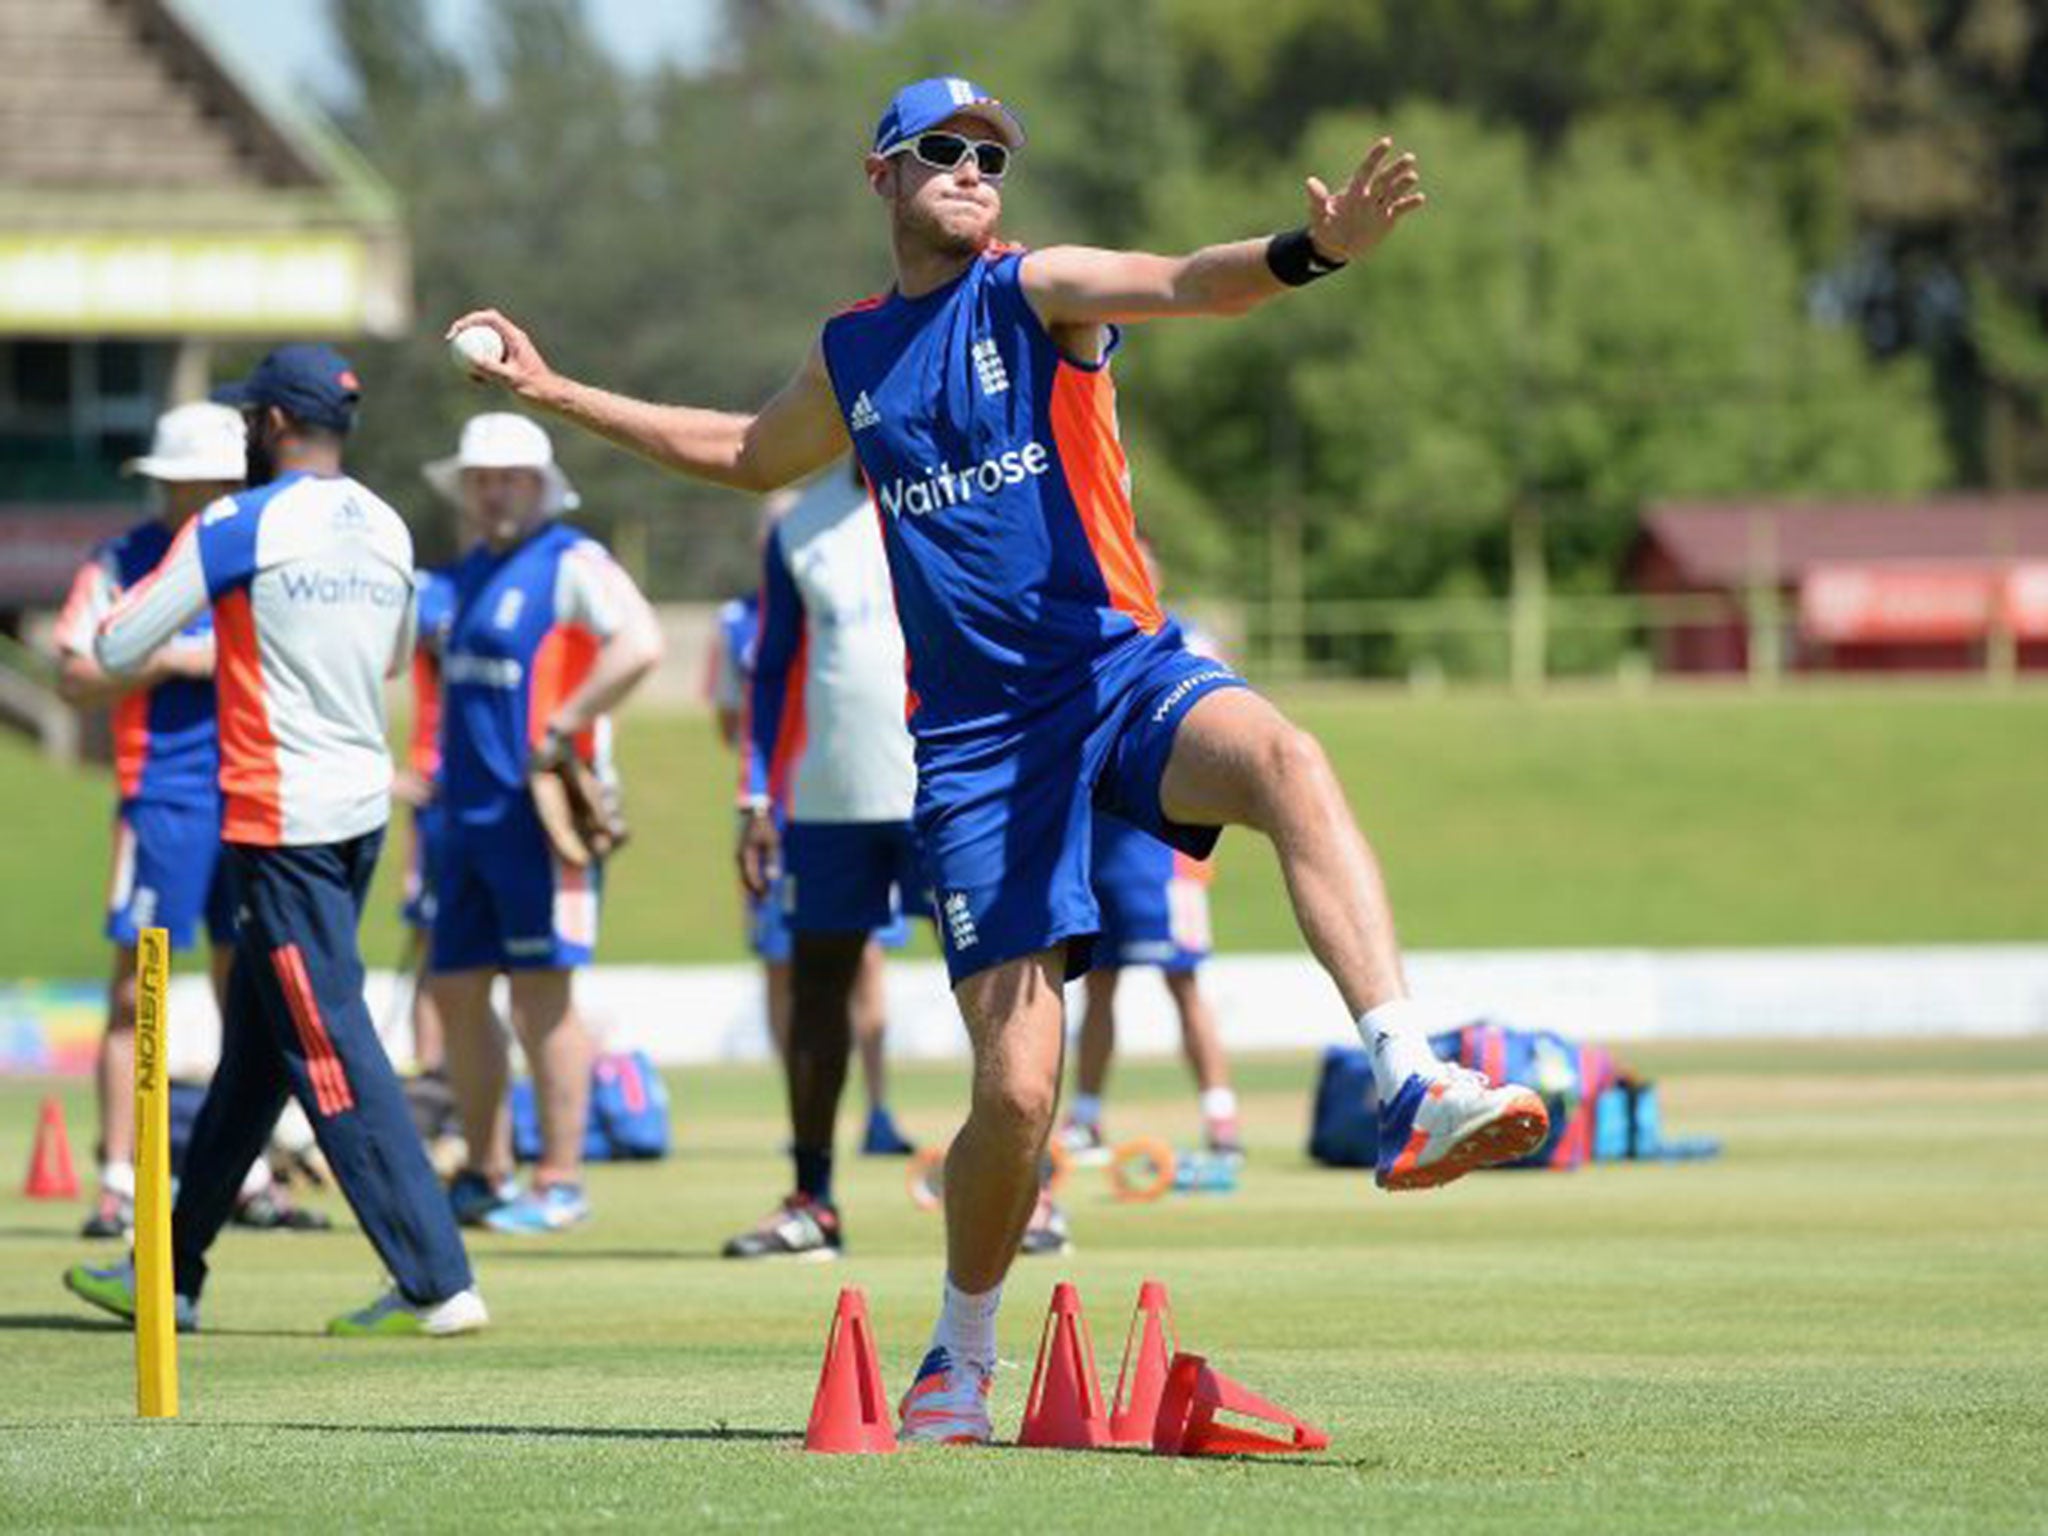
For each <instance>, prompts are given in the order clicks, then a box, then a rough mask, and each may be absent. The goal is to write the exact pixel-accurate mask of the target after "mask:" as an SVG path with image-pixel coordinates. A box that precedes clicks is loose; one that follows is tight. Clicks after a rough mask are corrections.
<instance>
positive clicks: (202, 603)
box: [93, 550, 206, 681]
mask: <svg viewBox="0 0 2048 1536" xmlns="http://www.w3.org/2000/svg"><path fill="white" fill-rule="evenodd" d="M205 607H206V577H205V574H204V573H203V572H202V571H201V570H200V568H199V560H198V557H197V556H196V555H194V554H192V553H191V552H190V551H189V550H185V551H177V552H174V553H173V554H172V555H171V556H169V557H168V558H166V560H165V561H164V564H163V565H162V566H161V567H159V568H158V570H157V572H156V574H155V575H154V576H153V577H152V578H151V579H150V580H149V582H148V583H147V584H146V585H144V586H141V587H137V588H136V589H135V591H134V592H132V593H131V594H130V595H129V596H127V597H125V598H123V599H122V600H121V601H120V602H119V603H118V604H117V605H115V608H114V611H113V612H112V613H110V614H108V615H107V618H106V622H105V623H104V624H102V625H101V626H100V630H99V633H98V634H97V635H96V636H94V638H93V657H94V659H95V660H96V661H98V662H99V664H100V666H101V667H102V668H103V669H104V670H105V671H107V672H109V673H111V674H113V675H115V676H117V677H127V678H131V679H137V680H144V681H148V680H151V679H147V678H146V677H144V674H146V673H147V672H148V670H149V668H150V665H151V661H152V658H154V657H155V656H156V653H157V651H158V649H159V648H160V647H162V646H164V645H166V644H168V643H169V641H170V640H171V638H172V637H173V636H175V635H176V634H177V633H178V631H179V630H181V629H183V628H184V627H185V626H186V625H187V624H189V623H191V622H192V620H193V619H195V618H196V617H198V615H199V613H200V611H201V610H202V609H204V608H205ZM165 660H169V658H165Z"/></svg>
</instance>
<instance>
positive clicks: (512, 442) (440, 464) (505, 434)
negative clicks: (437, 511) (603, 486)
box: [420, 411, 583, 517]
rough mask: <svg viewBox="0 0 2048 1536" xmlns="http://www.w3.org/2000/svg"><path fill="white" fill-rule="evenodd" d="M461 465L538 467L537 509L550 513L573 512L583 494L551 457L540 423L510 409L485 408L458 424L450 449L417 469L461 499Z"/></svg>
mask: <svg viewBox="0 0 2048 1536" xmlns="http://www.w3.org/2000/svg"><path fill="white" fill-rule="evenodd" d="M465 469H531V470H535V471H538V473H539V474H540V478H541V484H542V486H543V487H544V489H543V490H542V492H541V510H542V511H543V512H545V513H546V514H547V515H548V516H549V517H556V516H559V515H560V514H561V513H564V512H573V511H575V510H576V509H577V508H578V507H580V506H582V505H583V498H582V497H581V496H579V495H577V493H576V487H575V486H573V485H571V484H570V483H569V477H568V476H567V475H565V474H563V473H562V467H561V465H559V464H557V463H556V462H555V445H554V444H553V443H552V442H550V441H549V440H548V435H547V433H546V432H544V431H542V430H541V428H540V426H539V424H538V423H536V422H533V421H531V420H529V419H527V418H526V417H524V416H517V415H514V414H513V413H512V412H510V411H486V412H485V413H484V414H483V415H481V416H472V417H470V418H469V420H468V421H466V422H464V423H463V424H462V438H461V441H460V442H459V443H458V444H457V445H456V449H455V452H454V453H453V454H451V455H449V457H447V458H445V459H435V460H434V461H433V462H432V463H429V464H426V465H423V466H421V469H420V473H421V474H422V475H424V476H425V477H426V481H427V484H429V485H431V486H432V487H433V488H434V489H435V490H436V491H438V492H439V493H440V494H441V495H442V496H444V497H446V498H447V499H448V500H449V501H451V502H453V503H454V504H456V505H457V506H460V505H461V504H462V472H463V471H464V470H465Z"/></svg>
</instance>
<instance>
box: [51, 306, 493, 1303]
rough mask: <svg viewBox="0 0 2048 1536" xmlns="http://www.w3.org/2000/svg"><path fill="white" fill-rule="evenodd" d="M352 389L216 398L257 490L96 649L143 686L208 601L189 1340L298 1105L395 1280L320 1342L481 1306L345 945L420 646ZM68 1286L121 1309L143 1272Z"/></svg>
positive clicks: (187, 551) (319, 382)
mask: <svg viewBox="0 0 2048 1536" xmlns="http://www.w3.org/2000/svg"><path fill="white" fill-rule="evenodd" d="M359 394H360V390H359V386H358V384H357V381H356V376H355V373H354V372H353V370H351V369H350V367H349V365H348V363H347V362H346V361H345V360H344V359H343V358H342V357H340V356H339V355H338V354H337V353H335V352H334V351H333V350H332V349H331V348H328V347H324V346H307V345H294V346H286V347H281V348H279V349H278V350H277V351H275V352H272V353H271V354H270V355H269V356H268V357H266V358H264V359H263V361H262V362H261V363H260V364H258V366H257V368H256V371H255V372H254V373H252V374H251V375H250V376H249V377H248V378H247V379H246V380H244V381H243V382H241V383H239V384H235V385H231V386H228V387H227V388H225V389H223V390H221V391H218V392H217V394H216V398H217V399H220V400H222V401H223V402H224V403H227V404H231V405H236V406H239V407H241V409H242V411H243V419H244V422H245V423H246V426H247V430H248V457H249V475H248V479H249V483H250V489H248V490H245V491H242V492H239V493H237V494H236V495H234V496H231V497H228V498H225V499H223V500H220V501H216V502H214V503H213V504H212V505H211V506H209V507H208V508H207V509H206V510H205V511H204V512H202V513H201V514H200V515H199V516H198V517H197V518H196V519H194V520H193V521H192V522H190V523H188V524H186V526H185V528H184V529H183V530H182V531H181V532H180V533H179V534H178V536H177V538H176V539H174V540H173V541H172V543H171V547H170V549H169V551H168V552H167V553H166V554H165V556H164V559H163V563H162V564H161V565H159V566H158V567H157V569H156V571H155V572H154V574H152V575H151V576H150V577H149V578H148V579H147V580H145V581H143V582H142V583H140V584H139V585H137V586H135V587H134V588H132V589H130V590H129V591H128V593H127V594H126V595H125V596H123V598H122V599H121V601H120V602H119V603H118V604H116V606H115V607H114V609H113V611H112V612H111V613H110V614H108V616H107V618H106V621H105V622H104V623H103V624H102V625H101V627H100V630H99V637H98V640H97V643H96V654H97V656H98V658H99V663H100V665H101V666H102V667H104V668H105V669H106V670H107V671H108V672H110V673H115V674H126V673H132V672H135V671H136V670H138V669H140V668H142V667H144V666H146V665H147V664H148V660H149V658H150V657H151V656H152V655H154V654H155V653H156V652H157V650H158V648H159V647H161V646H162V645H164V644H165V643H166V642H167V641H168V640H170V639H171V637H172V636H174V635H177V634H178V633H180V632H181V631H182V630H184V629H185V627H186V626H187V625H189V624H190V623H191V622H192V621H193V620H194V619H195V618H197V617H198V616H199V615H200V614H202V613H204V612H206V611H207V610H208V608H209V607H210V608H211V610H212V613H213V624H214V634H215V640H216V645H217V649H218V662H217V667H216V671H215V690H216V694H217V697H218V700H219V714H220V744H221V767H220V785H221V792H222V807H223V816H222V822H221V835H222V837H223V839H224V840H225V842H226V844H227V858H228V863H229V866H230V868H231V870H232V872H233V879H234V888H235V895H236V899H237V902H238V904H239V908H238V913H237V930H236V939H235V963H234V967H233V970H232V972H231V973H230V976H229V980H228V997H227V1006H226V1008H225V1009H224V1010H223V1017H222V1021H221V1059H220V1066H219V1068H218V1069H217V1070H216V1071H215V1073H214V1077H213V1082H212V1084H211V1085H210V1086H209V1088H208V1089H207V1094H206V1101H205V1103H204V1104H203V1105H202V1106H201V1108H200V1111H199V1118H198V1121H197V1123H196V1124H195V1125H194V1126H193V1130H192V1140H191V1143H190V1145H189V1147H188V1148H187V1151H186V1155H185V1166H184V1171H183V1175H182V1177H181V1178H180V1180H179V1183H178V1194H177V1204H176V1206H175V1208H174V1210H173V1213H172V1217H171V1250H172V1262H173V1267H174V1271H175V1273H174V1283H175V1286H176V1291H177V1302H176V1306H177V1315H178V1326H179V1327H180V1328H181V1329H192V1328H196V1327H197V1326H198V1319H199V1300H200V1293H201V1290H202V1288H203V1287H204V1285H205V1282H206V1274H207V1262H206V1254H207V1250H208V1249H209V1248H211V1247H212V1245H213V1240H214V1238H215V1237H216V1236H217V1235H218V1233H219V1232H220V1229H221V1226H222V1224H223V1223H224V1222H225V1221H226V1220H227V1218H228V1213H229V1209H230V1207H231V1206H232V1204H233V1202H234V1197H235V1192H236V1188H237V1186H238V1185H239V1184H240V1182H241V1178H242V1173H243V1170H245V1169H246V1168H247V1167H248V1166H249V1163H250V1161H251V1159H252V1158H254V1156H255V1155H256V1152H257V1150H258V1149H259V1148H260V1147H261V1146H262V1144H263V1141H264V1138H265V1137H266V1136H267V1135H268V1134H269V1131H270V1127H271V1125H272V1123H273V1122H274V1121H275V1120H276V1118H277V1114H278V1111H279V1110H280V1109H281V1108H282V1107H283V1105H284V1103H285V1100H286V1098H287V1097H295V1098H296V1099H297V1100H298V1101H299V1104H300V1105H301V1107H302V1108H303V1109H304V1110H305V1112H306V1115H307V1117H308V1118H309V1119H310V1120H311V1122H312V1126H313V1132H314V1135H315V1137H316V1138H317V1139H318V1141H319V1144H320V1150H321V1152H322V1153H323V1154H324V1155H325V1156H326V1159H327V1163H328V1166H329V1168H330V1169H331V1170H332V1172H333V1175H334V1178H335V1182H336V1183H338V1184H339V1185H340V1186H341V1190H342V1193H343V1194H344V1195H345V1196H346V1197H347V1198H348V1202H349V1204H350V1206H351V1207H352V1208H353V1209H354V1211H355V1214H356V1219H357V1220H358V1221H360V1222H361V1223H362V1227H363V1231H364V1232H365V1234H366V1235H367V1236H368V1237H369V1239H370V1242H371V1245H372V1246H373V1247H374V1248H375V1249H376V1250H377V1255H378V1257H379V1258H380V1259H382V1260H383V1262H384V1265H385V1267H386V1269H388V1270H389V1271H390V1274H391V1278H392V1282H393V1284H392V1286H391V1289H390V1290H389V1291H387V1292H386V1293H385V1294H384V1295H382V1296H380V1297H379V1298H377V1299H376V1300H375V1301H373V1302H371V1303H370V1305H368V1306H366V1307H364V1308H362V1309H361V1310H360V1311H356V1312H352V1313H348V1314H346V1315H344V1316H341V1317H338V1318H336V1319H334V1320H333V1321H332V1322H331V1323H329V1324H328V1331H329V1332H330V1333H336V1334H343V1335H356V1334H424V1335H445V1334H456V1333H467V1332H470V1331H472V1330H474V1329H477V1328H480V1327H482V1326H484V1324H485V1322H486V1321H487V1317H488V1314H487V1313H486V1311H485V1308H484V1304H483V1298H482V1297H481V1296H479V1295H478V1294H477V1290H476V1287H475V1284H474V1280H473V1277H472V1275H471V1273H470V1267H469V1258H468V1255H467V1254H466V1253H465V1252H464V1251H463V1247H462V1238H461V1235H460V1234H459V1233H458V1232H457V1231H456V1228H455V1221H454V1218H453V1217H452V1216H451V1215H450V1214H449V1211H448V1205H447V1201H446V1200H445V1199H444V1198H443V1197H442V1194H441V1189H440V1185H439V1183H438V1182H437V1181H436V1179H435V1178H434V1171H433V1169H432V1168H431V1167H430V1166H429V1165H428V1163H427V1154H426V1151H425V1149H424V1148H423V1147H422V1145H421V1144H420V1140H419V1137H418V1136H417V1134H415V1132H414V1130H413V1124H412V1118H411V1116H410V1114H409V1113H408V1112H407V1109H406V1104H405V1096H404V1094H403V1092H402V1091H401V1090H400V1088H399V1084H398V1077H397V1074H396V1073H395V1072H393V1070H392V1067H391V1062H390V1060H389V1059H388V1058H387V1057H386V1056H385V1054H384V1050H383V1047H382V1046H381V1045H380V1044H379V1042H378V1039H377V1033H376V1028H375V1026H374V1024H373V1023H372V1021H371V1018H370V1013H369V1009H368V1008H367V1006H366V1005H365V1004H364V1001H363V963H362V956H361V953H360V951H359V950H358V948H357V944H356V928H357V924H358V923H359V921H360V920H361V917H362V909H363V898H364V896H365V895H366V893H367V892H368V890H369V885H370V876H371V873H372V871H373V870H374V869H375V867H376V862H377V851H378V848H379V846H380V845H381V843H382V842H383V836H384V825H385V821H386V819H387V818H388V816H389V813H390V794H391V758H390V754H389V751H388V750H387V748H386V746H385V719H384V680H385V679H386V678H387V677H395V676H397V675H398V674H399V673H400V672H401V671H403V670H404V668H405V666H406V663H407V661H408V660H409V659H410V656H411V653H412V634H413V623H412V611H413V591H412V574H413V573H412V538H411V535H410V534H408V533H407V531H406V527H405V523H404V521H403V520H402V519H401V518H400V517H399V515H398V514H397V513H396V512H394V511H393V510H392V509H391V508H390V507H389V506H388V505H386V504H385V502H384V501H382V500H381V499H380V498H379V497H377V496H376V495H375V494H374V493H373V492H371V491H370V490H368V489H367V488H365V487H364V486H362V485H361V484H359V483H358V482H356V481H355V480H352V479H350V478H349V477H348V476H347V475H346V474H344V473H343V471H342V451H343V447H344V444H345V442H346V439H347V436H348V433H349V430H350V428H351V427H352V426H353V425H354V422H355V413H356V405H357V401H358V398H359ZM65 1282H66V1284H67V1285H68V1286H69V1287H70V1288H71V1289H72V1290H73V1291H75V1292H76V1293H77V1294H78V1295H80V1296H82V1297H83V1298H84V1299H86V1300H87V1301H90V1302H92V1303H93V1304H94V1305H96V1306H99V1307H101V1308H104V1309H105V1310H107V1311H110V1312H114V1313H116V1314H117V1315H121V1316H126V1317H132V1316H133V1315H134V1309H135V1292H134V1269H133V1266H132V1262H124V1263H122V1264H120V1265H117V1266H115V1267H114V1268H111V1269H104V1270H93V1269H88V1268H86V1267H85V1266H83V1265H79V1266H75V1267H74V1268H73V1269H72V1270H71V1271H70V1272H69V1273H67V1274H66V1276H65Z"/></svg>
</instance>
